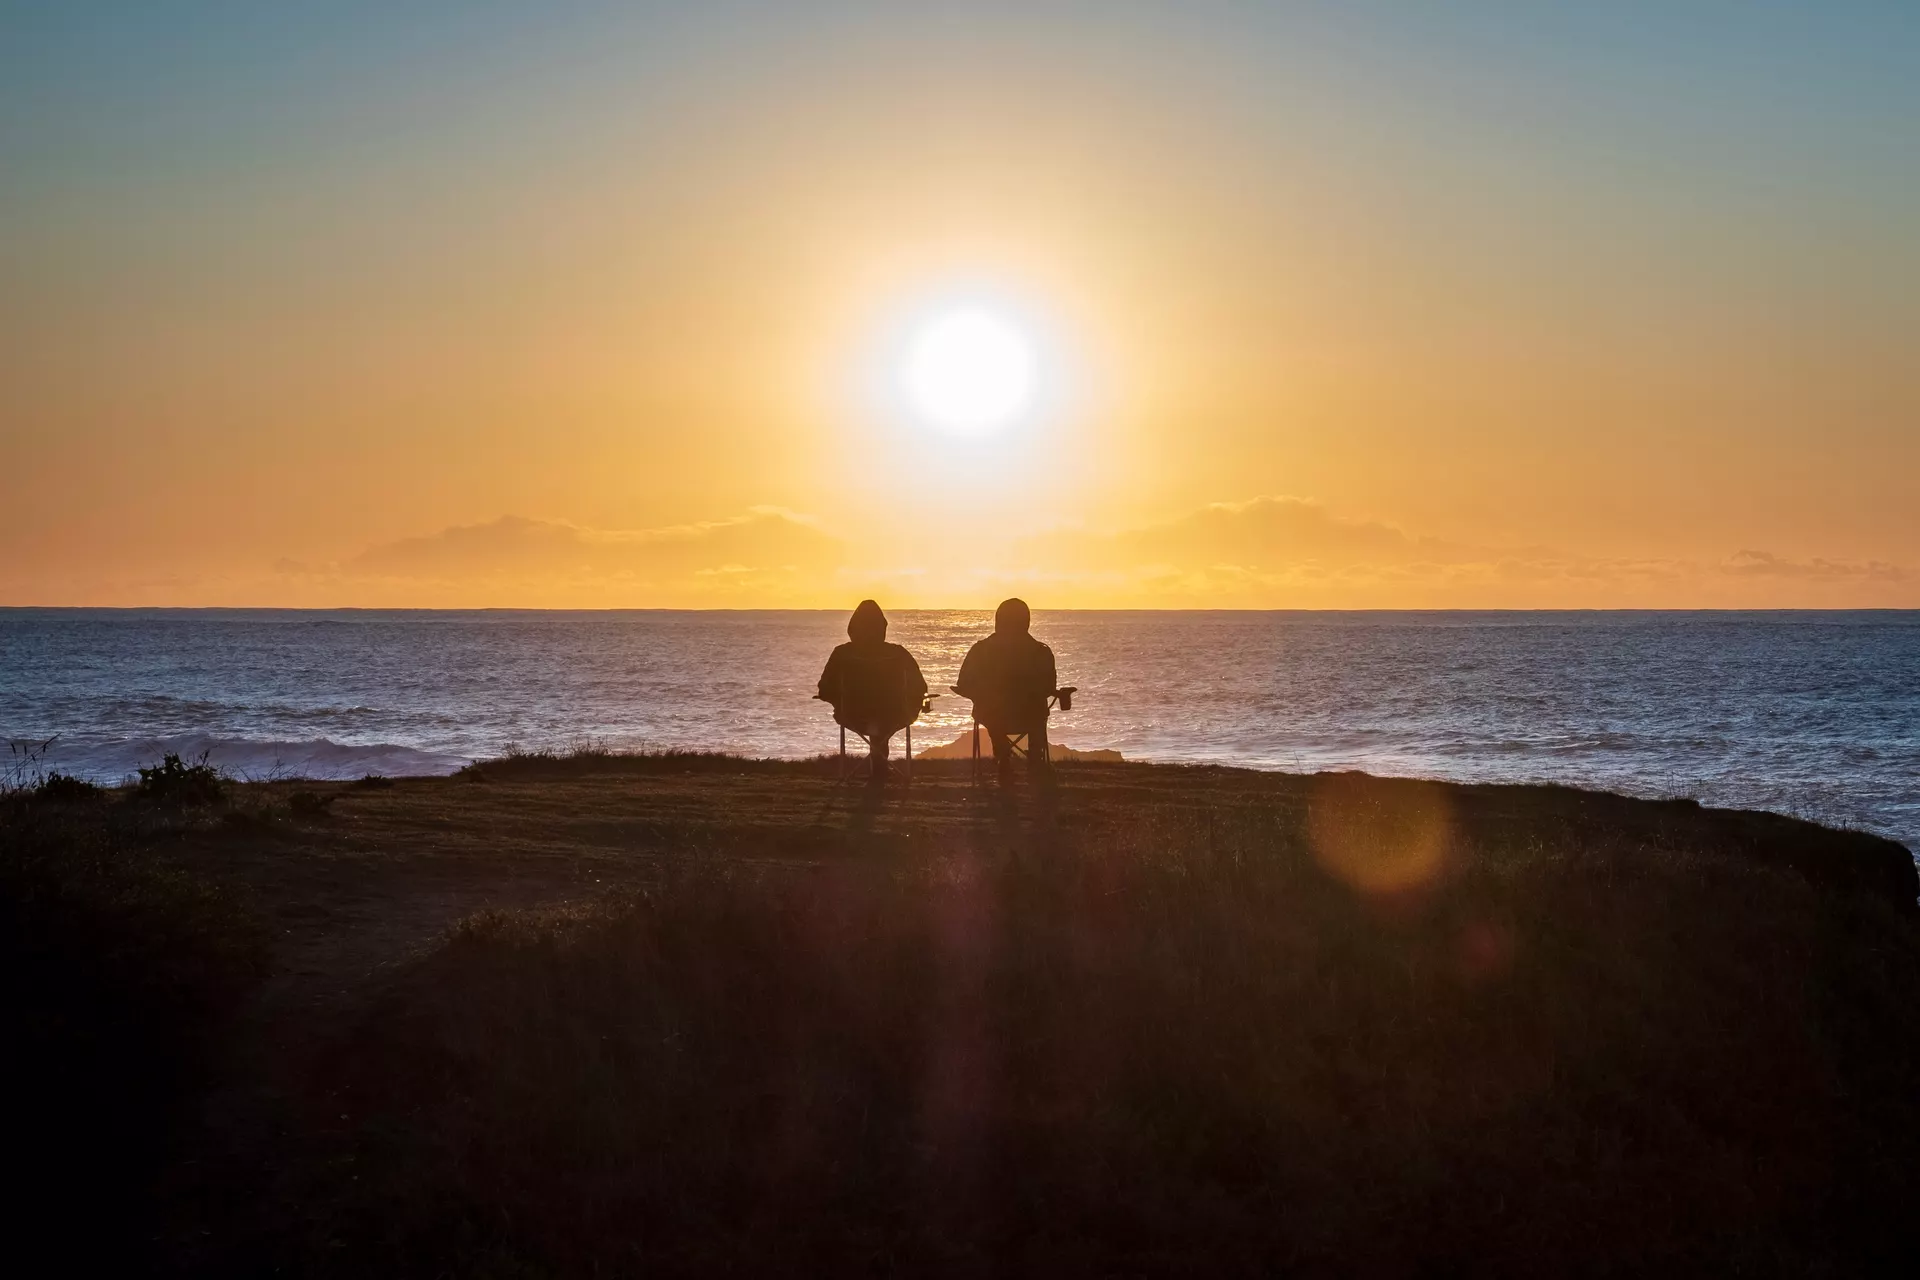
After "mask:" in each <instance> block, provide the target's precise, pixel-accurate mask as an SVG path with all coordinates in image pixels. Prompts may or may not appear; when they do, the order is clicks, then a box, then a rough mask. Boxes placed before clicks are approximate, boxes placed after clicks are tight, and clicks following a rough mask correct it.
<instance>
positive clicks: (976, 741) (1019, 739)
mask: <svg viewBox="0 0 1920 1280" xmlns="http://www.w3.org/2000/svg"><path fill="white" fill-rule="evenodd" d="M947 687H948V688H949V689H953V691H954V692H955V693H959V692H960V690H958V689H956V688H954V687H953V686H952V685H948V686H947ZM1078 692H1080V689H1079V686H1077V685H1065V686H1062V687H1061V688H1058V689H1055V690H1054V691H1053V692H1052V693H1051V694H1049V695H1048V696H1047V710H1048V711H1049V712H1051V711H1052V710H1053V709H1054V707H1056V706H1058V707H1059V708H1060V710H1062V711H1071V710H1073V695H1074V694H1076V693H1078ZM1030 736H1031V735H1030V734H1025V733H1010V734H1008V735H1007V749H1008V750H1009V751H1011V752H1013V754H1014V755H1015V756H1016V757H1019V758H1021V759H1025V758H1026V757H1027V754H1028V750H1029V747H1028V739H1029V737H1030ZM969 741H970V742H971V744H972V746H973V773H972V778H973V785H974V786H976V787H977V786H979V785H980V716H979V713H978V712H975V713H974V716H973V733H972V734H971V736H970V739H969ZM1049 749H1051V748H1049ZM1047 765H1048V767H1049V768H1051V767H1052V765H1053V761H1051V760H1049V761H1047Z"/></svg>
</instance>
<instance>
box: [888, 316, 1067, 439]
mask: <svg viewBox="0 0 1920 1280" xmlns="http://www.w3.org/2000/svg"><path fill="white" fill-rule="evenodd" d="M1036 363H1037V359H1036V356H1035V352H1034V343H1033V340H1032V338H1031V337H1030V336H1029V335H1028V334H1027V333H1026V332H1025V331H1023V330H1022V329H1021V328H1020V326H1019V325H1017V324H1015V323H1014V322H1013V321H1012V320H1010V319H1008V318H1007V317H1006V316H1004V315H1001V314H999V313H998V312H995V311H992V310H988V309H986V308H984V307H973V306H969V307H956V308H953V309H950V310H945V311H940V312H937V313H935V314H934V315H932V316H930V317H928V318H927V319H926V320H924V321H923V322H922V323H921V324H920V326H919V328H918V329H917V330H915V332H914V333H913V334H912V336H911V337H910V338H909V340H908V342H907V344H906V350H905V355H904V358H903V360H902V362H901V366H900V371H899V377H900V386H901V390H902V392H903V393H904V394H905V397H906V402H907V405H908V407H909V408H910V409H911V410H912V411H913V413H914V415H915V416H916V417H918V418H919V419H920V420H921V421H923V422H924V423H926V424H927V425H928V426H931V427H934V428H936V429H938V430H941V431H946V432H950V433H952V434H954V435H966V436H978V435H989V434H992V433H994V432H996V431H1002V430H1005V429H1006V428H1007V427H1009V426H1011V425H1012V424H1013V423H1015V422H1017V421H1018V420H1019V419H1020V418H1021V417H1023V416H1024V415H1025V414H1026V413H1027V411H1028V410H1029V409H1030V408H1031V407H1032V404H1033V399H1034V380H1035V366H1036Z"/></svg>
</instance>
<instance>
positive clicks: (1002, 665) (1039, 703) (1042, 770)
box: [953, 599, 1058, 783]
mask: <svg viewBox="0 0 1920 1280" xmlns="http://www.w3.org/2000/svg"><path fill="white" fill-rule="evenodd" d="M1032 625H1033V611H1032V610H1031V609H1029V608H1027V602H1026V601H1024V600H1019V599H1013V600H1003V601H1001V602H1000V607H999V608H998V609H996V610H994V614H993V634H992V635H990V636H988V637H986V639H984V640H981V641H978V642H977V643H975V644H974V646H973V648H971V649H969V650H967V657H966V661H964V662H962V663H961V664H960V678H959V679H957V680H955V681H954V684H953V691H954V692H955V693H957V694H959V695H960V696H961V697H963V698H968V699H971V700H972V702H973V714H974V718H975V719H977V720H979V721H980V723H981V724H983V725H985V726H986V729H987V736H988V738H989V739H991V741H992V742H993V758H994V761H995V763H996V764H997V766H998V768H999V776H1000V781H1001V782H1002V783H1006V782H1010V781H1012V778H1013V743H1012V742H1011V741H1009V739H1011V738H1013V737H1014V736H1015V735H1018V734H1026V735H1027V774H1028V776H1029V777H1031V778H1033V779H1034V780H1036V781H1047V780H1049V779H1050V778H1051V776H1052V774H1051V769H1050V765H1051V761H1050V760H1049V759H1048V756H1047V702H1048V699H1050V698H1052V697H1053V693H1054V681H1055V680H1056V679H1057V678H1058V676H1057V673H1056V671H1055V669H1054V662H1053V650H1052V649H1050V648H1048V647H1047V646H1046V645H1044V644H1042V643H1040V641H1038V640H1036V639H1034V638H1033V636H1032V635H1031V634H1030V633H1029V630H1028V628H1030V627H1031V626H1032Z"/></svg>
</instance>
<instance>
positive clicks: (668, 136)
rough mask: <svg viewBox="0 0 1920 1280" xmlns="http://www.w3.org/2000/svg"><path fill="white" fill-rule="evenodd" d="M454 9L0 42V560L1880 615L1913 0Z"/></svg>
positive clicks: (72, 600) (126, 569)
mask: <svg viewBox="0 0 1920 1280" xmlns="http://www.w3.org/2000/svg"><path fill="white" fill-rule="evenodd" d="M348 8H349V9H352V8H353V6H348ZM457 8H458V7H455V6H449V11H448V12H447V13H439V12H438V11H437V10H436V11H435V12H434V16H433V17H432V18H430V19H429V18H415V19H412V20H411V21H412V22H413V24H414V25H412V26H409V27H407V28H406V29H405V30H398V29H391V30H390V29H385V28H384V27H383V25H382V24H383V23H389V22H398V20H397V19H386V18H383V17H382V16H381V12H382V11H381V10H379V9H376V8H372V7H369V8H368V9H367V10H366V12H364V13H355V14H353V15H351V17H350V19H349V18H342V19H341V20H340V21H341V26H340V27H339V29H337V30H334V29H327V30H321V31H306V32H301V33H299V38H298V39H294V38H292V37H287V38H284V39H283V38H281V37H280V36H278V35H277V34H276V33H275V32H273V31H270V30H267V29H264V28H263V29H260V30H250V31H246V32H233V31H227V30H225V29H223V28H221V27H220V26H219V24H220V23H221V22H223V21H233V20H232V19H231V17H230V15H229V17H228V18H224V19H223V18H221V17H220V16H219V15H218V14H215V13H213V12H212V11H208V12H207V13H204V14H197V10H196V7H195V6H191V5H188V6H184V7H183V8H182V12H181V13H179V14H177V15H175V17H177V18H178V20H179V24H178V25H177V26H176V28H175V29H174V34H175V35H178V36H180V41H177V42H176V43H175V44H174V45H170V46H167V51H166V52H165V57H170V58H173V59H174V60H175V62H176V63H178V64H179V65H174V64H167V63H164V59H163V57H162V51H160V47H159V46H158V45H155V46H153V47H152V48H151V49H149V47H148V46H144V45H142V44H141V43H140V42H139V40H138V39H135V38H133V37H125V38H124V39H125V47H121V46H116V45H112V44H111V42H108V41H107V37H106V35H105V34H104V33H103V32H96V31H92V30H91V29H87V28H76V29H73V30H67V29H64V28H61V29H56V26H57V20H56V19H54V18H47V19H44V22H45V23H47V24H49V25H48V27H47V29H46V30H28V31H26V32H25V33H24V34H25V37H27V38H25V39H23V40H21V41H16V42H15V43H14V44H13V45H12V47H13V48H14V49H15V50H16V53H15V54H14V55H13V56H16V57H19V58H22V59H30V60H31V64H30V65H29V62H28V61H22V62H21V63H20V64H19V65H16V66H13V67H8V66H5V65H0V72H6V71H9V70H11V71H14V72H16V73H18V74H15V75H13V76H11V77H9V76H8V75H5V74H0V86H5V85H8V84H9V83H11V85H12V87H11V88H7V87H0V120H4V121H6V122H7V123H5V124H4V125H0V166H3V167H4V170H5V171H6V172H7V173H8V174H9V175H10V176H11V177H12V178H13V179H14V180H12V181H9V182H8V183H6V184H4V185H0V504H4V505H3V506H0V509H4V510H5V511H6V512H7V513H8V524H9V535H8V539H7V543H8V548H9V553H8V554H7V555H6V556H5V557H3V558H0V603H4V604H177V605H203V604H235V605H239V604H247V605H301V606H327V605H394V606H399V605H418V606H482V605H501V606H518V605H524V606H568V607H599V606H619V607H629V606H708V605H711V606H727V607H752V606H761V605H806V606H834V607H838V606H842V605H845V604H846V603H848V602H849V601H850V600H852V599H857V598H858V597H859V596H860V595H863V594H868V593H880V596H881V599H882V600H883V601H884V602H885V603H887V604H888V605H898V606H910V605H929V606H940V605H953V606H970V607H978V606H980V605H982V603H983V602H985V603H990V602H991V601H992V600H993V599H997V598H998V597H999V596H1000V595H1002V594H1005V593H1006V592H1008V591H1009V590H1016V589H1017V590H1019V591H1021V592H1023V593H1025V594H1027V595H1029V596H1030V597H1031V598H1033V599H1034V600H1035V602H1036V603H1040V604H1052V605H1061V606H1067V605H1072V606H1090V607H1091V606H1107V605H1113V606H1122V605H1124V606H1169V607H1196V606H1223V607H1280V608H1286V607H1557V606H1574V607H1622V606H1649V607H1695V606H1698V607H1775V606H1817V607H1828V606H1834V607H1840V606H1845V607H1853V606H1900V607H1913V606H1920V482H1917V481H1916V477H1920V349H1917V348H1920V248H1917V247H1916V244H1915V237H1914V236H1913V234H1912V230H1911V228H1912V227H1914V226H1920V179H1916V178H1915V176H1914V175H1915V174H1916V173H1920V141H1916V137H1915V135H1916V132H1920V131H1916V130H1915V129H1914V128H1913V126H1912V123H1911V121H1912V120H1913V119H1915V118H1920V116H1916V115H1915V114H1914V112H1915V110H1916V109H1920V102H1916V101H1915V100H1914V99H1915V98H1916V97H1917V96H1920V95H1916V93H1915V92H1914V91H1913V90H1912V89H1911V85H1912V83H1914V82H1915V80H1914V79H1913V78H1908V77H1905V76H1904V72H1905V71H1906V70H1911V69H1914V68H1912V67H1910V66H1909V65H1908V64H1909V63H1910V62H1911V61H1912V60H1913V59H1912V58H1911V57H1909V56H1908V55H1909V54H1910V53H1911V52H1912V49H1914V48H1920V43H1917V44H1915V45H1912V46H1903V45H1898V44H1894V45H1891V46H1890V45H1889V41H1888V39H1887V35H1888V32H1887V31H1885V30H1881V29H1879V28H1876V27H1874V26H1873V25H1872V23H1871V22H1869V19H1871V20H1872V22H1883V23H1894V24H1898V25H1897V30H1896V32H1895V33H1896V34H1899V35H1902V36H1904V35H1907V34H1910V30H1909V25H1908V24H1907V23H1906V20H1905V19H1903V18H1901V17H1900V16H1899V15H1898V14H1897V13H1896V12H1895V11H1894V10H1893V9H1890V8H1889V9H1884V10H1883V9H1881V8H1880V7H1878V6H1872V5H1863V6H1861V7H1860V8H1859V10H1858V11H1857V12H1855V11H1853V10H1852V9H1851V8H1849V7H1848V6H1840V9H1841V10H1845V11H1846V16H1847V17H1848V18H1849V19H1850V21H1851V23H1852V25H1850V26H1845V27H1844V28H1842V27H1840V26H1837V25H1836V26H1835V28H1834V29H1832V30H1827V29H1825V28H1822V29H1819V30H1815V31H1812V32H1810V33H1809V32H1787V31H1775V32H1772V33H1771V34H1768V33H1765V32H1762V33H1760V34H1759V35H1752V34H1750V33H1747V34H1741V33H1736V35H1735V36H1734V38H1733V39H1732V40H1731V42H1729V40H1728V38H1727V35H1726V33H1725V32H1724V31H1721V32H1717V33H1716V32H1707V31H1693V30H1690V29H1681V28H1674V29H1672V30H1664V29H1656V30H1655V32H1654V35H1653V36H1645V35H1641V34H1633V35H1629V34H1624V33H1623V32H1622V31H1615V30H1612V29H1606V30H1600V31H1597V32H1596V31H1585V30H1568V31H1560V30H1555V29H1550V28H1551V24H1546V25H1543V26H1540V27H1539V28H1538V29H1528V30H1526V31H1522V32H1520V33H1519V34H1517V35H1516V34H1513V33H1511V32H1508V31H1507V30H1506V29H1505V28H1499V27H1494V26H1491V25H1490V26H1488V27H1487V28H1486V30H1485V31H1482V30H1481V29H1480V28H1478V27H1470V26H1467V25H1465V24H1463V25H1462V27H1461V28H1460V29H1453V28H1448V29H1444V30H1438V31H1425V30H1415V29H1413V27H1414V25H1416V23H1417V20H1416V19H1415V18H1414V17H1412V16H1409V15H1410V14H1412V13H1414V12H1415V10H1413V9H1411V8H1409V9H1405V10H1404V11H1403V10H1402V8H1401V7H1400V6H1395V5H1382V6H1378V8H1379V9H1380V10H1381V12H1380V13H1379V14H1377V15H1375V16H1376V18H1377V19H1378V21H1377V23H1374V24H1371V25H1370V24H1368V23H1362V22H1359V21H1358V20H1355V21H1354V23H1352V24H1350V25H1346V26H1333V25H1329V24H1330V21H1331V20H1330V19H1328V18H1326V16H1325V15H1324V14H1323V13H1320V11H1319V10H1317V9H1313V8H1309V7H1304V6H1303V7H1302V8H1301V10H1300V11H1299V13H1298V14H1294V13H1293V11H1292V10H1291V9H1290V8H1289V7H1288V6H1276V10H1275V12H1276V14H1279V16H1277V17H1276V16H1273V15H1268V16H1266V17H1260V18H1255V17H1250V16H1245V15H1244V14H1242V15H1241V16H1234V14H1235V13H1238V12H1239V11H1238V10H1233V9H1232V7H1230V6H1212V5H1201V6H1197V7H1196V8H1195V9H1194V11H1193V13H1192V14H1190V15H1188V16H1187V17H1185V18H1180V17H1169V16H1167V11H1165V10H1161V9H1156V8H1154V7H1151V6H1139V7H1138V8H1137V11H1136V7H1135V6H1131V5H1127V4H1119V5H1114V6H1108V7H1107V8H1106V9H1104V10H1101V11H1100V12H1101V13H1102V14H1103V15H1104V16H1102V17H1100V18H1099V19H1097V20H1096V18H1095V16H1094V10H1091V9H1086V8H1084V7H1078V6H1072V5H1061V6H1039V7H1038V8H1036V9H1034V10H1033V11H1032V12H1031V13H1029V15H1028V16H1027V17H1026V18H1024V19H1020V20H1018V21H1017V22H1016V20H1015V17H1014V16H1013V13H1014V11H1013V10H1012V9H1009V11H1008V14H1007V15H1003V16H1002V17H1001V18H992V17H991V15H989V16H985V17H977V21H978V23H979V26H978V28H977V29H976V28H975V27H973V26H955V25H954V23H955V21H957V20H954V19H951V18H947V19H938V18H936V17H932V16H923V17H921V18H911V19H910V18H908V17H902V16H900V15H901V14H903V13H906V12H908V7H904V6H891V7H867V6H861V5H856V4H847V5H828V6H824V7H823V9H822V12H826V11H831V13H832V14H833V15H835V18H834V21H833V22H827V21H825V20H820V21H815V22H812V23H800V22H798V21H797V20H794V19H792V18H791V17H783V16H782V14H783V13H786V12H787V11H785V10H781V9H778V8H775V7H771V6H769V7H764V8H762V7H759V6H754V5H750V4H743V5H720V6H717V7H716V8H715V10H714V15H713V16H709V17H699V16H693V15H692V13H691V11H676V12H678V13H679V16H678V17H677V18H675V19H673V20H672V21H669V20H668V19H667V18H666V17H665V16H663V15H661V14H656V13H653V11H651V10H648V11H646V12H645V13H638V14H636V13H625V12H617V11H612V10H609V11H606V12H601V11H599V10H597V9H596V10H593V11H592V15H591V21H589V20H588V17H587V16H581V17H579V19H578V20H577V21H574V22H572V23H557V24H535V23H532V22H531V20H530V21H529V24H528V25H527V26H525V27H515V26H512V25H511V24H504V20H501V21H502V24H503V25H500V26H497V27H487V28H485V29H468V28H467V27H465V26H461V25H460V24H462V23H468V24H472V23H478V22H479V21H480V20H479V19H477V18H467V17H461V16H459V14H458V12H457ZM1469 8H1472V6H1469ZM1492 8H1498V6H1492ZM993 9H994V6H990V5H989V6H982V7H981V11H980V12H981V13H982V14H986V13H987V11H989V10H993ZM1280 10H1286V11H1287V12H1286V13H1285V14H1280ZM223 12H224V11H223ZM1651 12H1652V10H1651V9H1649V10H1648V13H1651ZM587 13H588V10H587V8H585V7H583V8H582V10H581V14H582V15H587ZM196 14H197V16H196ZM649 15H651V16H649ZM1035 15H1038V16H1035ZM1288 15H1292V16H1291V17H1289V16H1288ZM1315 15H1318V16H1315ZM990 19H991V20H990ZM1649 20H1650V21H1651V19H1649ZM1807 20H1808V21H1817V20H1816V19H1807ZM1835 21H1836V23H1837V22H1838V19H1836V20H1835ZM195 22H199V23H201V24H202V25H201V26H198V27H196V26H194V25H193V24H194V23H195ZM436 22H437V23H439V24H440V25H439V26H435V25H433V24H434V23H436ZM995 22H999V23H1000V25H997V26H996V25H994V23H995ZM915 23H918V24H919V25H915ZM1289 23H1290V24H1291V25H1289ZM928 24H932V25H928ZM183 32H184V35H181V33H183ZM1489 32H1498V33H1499V34H1498V38H1497V39H1496V38H1495V37H1494V36H1493V35H1490V34H1488V33H1489ZM135 34H136V35H137V34H138V33H137V32H136V33H135ZM1656 37H1657V38H1656ZM1763 37H1764V38H1763ZM34 38H38V39H39V40H40V41H41V45H40V46H35V44H34ZM156 38H157V37H156ZM1609 40H1611V43H1609ZM236 47H238V48H239V50H240V51H241V52H243V53H244V54H245V57H244V58H238V59H236V58H235V57H234V56H233V55H234V52H235V48H236ZM1889 47H1891V48H1893V49H1894V52H1893V53H1888V52H1887V49H1888V48H1889ZM1903 48H1904V49H1906V50H1907V53H1901V52H1900V50H1901V49H1903ZM23 49H24V50H26V52H25V53H21V52H19V51H20V50H23ZM1809 50H1811V52H1809ZM149 53H151V54H152V57H151V58H150V57H148V54H149ZM376 53H378V56H376ZM1816 56H1817V58H1818V59H1819V60H1818V61H1817V64H1816V65H1805V64H1806V60H1807V59H1808V58H1812V57H1816ZM1888 59H1893V60H1894V61H1893V62H1892V63H1889V62H1888ZM156 60H160V61H156ZM236 68H239V69H236ZM29 73H31V74H29ZM1795 73H1798V74H1800V75H1802V76H1803V77H1804V76H1806V75H1812V76H1813V77H1814V80H1813V82H1812V83H1803V82H1802V81H1796V80H1793V79H1791V76H1792V75H1793V74H1795ZM1623 77H1625V78H1624V79H1623ZM1783 77H1785V78H1783ZM90 84H91V85H93V86H94V88H95V89H96V90H97V93H96V94H95V96H94V97H93V98H88V97H86V96H85V95H84V93H83V90H85V89H86V88H87V87H88V86H89V85H90ZM74 86H78V87H74ZM1783 86H1784V87H1783ZM1902 86H1904V87H1902ZM9 95H11V97H10V96H9ZM102 96H104V99H105V101H104V102H102V101H98V100H96V99H98V98H100V97H102ZM980 289H986V290H988V291H990V292H991V293H992V294H993V295H994V296H996V297H1000V298H1004V299H1008V300H1009V305H1010V306H1011V307H1012V308H1013V309H1014V310H1015V311H1016V312H1017V313H1018V314H1019V315H1020V316H1022V317H1023V323H1026V324H1028V325H1029V326H1030V327H1031V328H1032V329H1033V331H1034V332H1035V333H1036V334H1039V335H1041V337H1042V339H1043V345H1044V346H1045V348H1046V350H1045V357H1044V359H1043V361H1042V368H1041V379H1042V382H1043V384H1045V386H1046V388H1047V389H1048V393H1049V397H1050V398H1049V400H1048V404H1047V406H1046V411H1045V412H1037V413H1036V414H1035V415H1033V416H1032V419H1031V420H1030V421H1023V422H1021V423H1019V424H1018V425H1016V426H1015V427H1014V428H1012V429H1010V430H1008V431H1007V432H1005V433H1004V434H1001V435H998V436H994V437H991V438H986V439H981V440H968V441H956V440H953V439H949V438H946V437H942V436H941V435H939V434H938V433H937V432H934V431H931V430H929V429H928V428H927V426H926V425H925V424H923V423H919V422H915V421H913V420H912V419H911V415H903V414H900V413H897V412H890V411H889V410H888V409H887V408H886V407H885V406H883V405H877V404H876V403H875V402H874V401H873V398H872V397H871V396H870V395H868V394H867V388H868V387H869V386H870V384H872V383H873V381H874V380H875V379H876V378H881V377H884V376H885V372H886V371H885V370H884V369H877V368H876V363H877V362H878V363H882V364H883V363H884V361H885V359H886V357H885V356H884V355H882V354H880V353H883V352H885V351H887V350H888V349H889V344H891V343H895V342H896V340H897V338H898V331H899V330H900V327H901V325H902V324H903V323H904V322H903V320H902V319H901V317H902V316H903V315H907V314H911V313H913V312H914V311H915V309H917V308H919V309H924V308H925V307H927V306H928V305H930V304H933V303H937V302H938V301H939V300H940V299H941V298H943V297H945V296H947V295H949V294H952V293H954V292H955V291H956V290H958V291H963V292H964V291H969V290H973V291H977V290H980Z"/></svg>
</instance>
